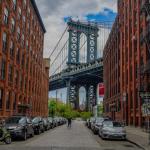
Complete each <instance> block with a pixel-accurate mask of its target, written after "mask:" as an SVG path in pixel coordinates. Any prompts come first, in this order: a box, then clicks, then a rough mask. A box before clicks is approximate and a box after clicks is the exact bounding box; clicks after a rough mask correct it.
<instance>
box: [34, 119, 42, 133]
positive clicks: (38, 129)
mask: <svg viewBox="0 0 150 150" xmlns="http://www.w3.org/2000/svg"><path fill="white" fill-rule="evenodd" d="M32 123H33V129H34V133H35V134H40V133H41V132H44V121H43V119H42V118H41V117H34V118H33V119H32Z"/></svg>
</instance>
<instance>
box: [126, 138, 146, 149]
mask: <svg viewBox="0 0 150 150" xmlns="http://www.w3.org/2000/svg"><path fill="white" fill-rule="evenodd" d="M127 141H128V142H130V143H132V144H134V145H136V146H137V147H139V148H141V149H143V150H146V149H145V148H144V147H143V146H142V145H140V144H137V143H136V142H134V141H132V140H130V139H127Z"/></svg>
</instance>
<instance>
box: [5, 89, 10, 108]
mask: <svg viewBox="0 0 150 150" xmlns="http://www.w3.org/2000/svg"><path fill="white" fill-rule="evenodd" d="M6 109H7V110H9V109H10V91H8V92H7V94H6Z"/></svg>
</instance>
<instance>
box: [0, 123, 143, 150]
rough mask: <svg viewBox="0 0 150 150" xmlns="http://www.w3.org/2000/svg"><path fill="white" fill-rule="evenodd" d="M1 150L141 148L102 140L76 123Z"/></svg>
mask: <svg viewBox="0 0 150 150" xmlns="http://www.w3.org/2000/svg"><path fill="white" fill-rule="evenodd" d="M0 150H140V148H139V147H137V146H136V145H134V144H132V143H129V142H128V141H109V140H106V141H105V140H101V139H100V138H99V137H98V136H97V135H94V134H93V133H92V131H90V130H89V129H88V128H86V127H85V125H84V123H83V122H82V121H74V122H73V125H72V127H71V129H70V128H67V126H66V125H64V126H60V127H57V128H55V129H52V130H50V131H48V132H45V133H43V134H41V135H38V136H35V137H34V138H30V139H28V140H27V141H25V142H24V141H15V142H13V143H12V144H11V145H4V144H0Z"/></svg>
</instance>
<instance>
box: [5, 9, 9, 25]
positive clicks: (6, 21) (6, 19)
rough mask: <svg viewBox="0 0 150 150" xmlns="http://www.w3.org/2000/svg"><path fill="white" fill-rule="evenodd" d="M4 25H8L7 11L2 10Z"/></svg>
mask: <svg viewBox="0 0 150 150" xmlns="http://www.w3.org/2000/svg"><path fill="white" fill-rule="evenodd" d="M4 24H8V9H7V8H4Z"/></svg>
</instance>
